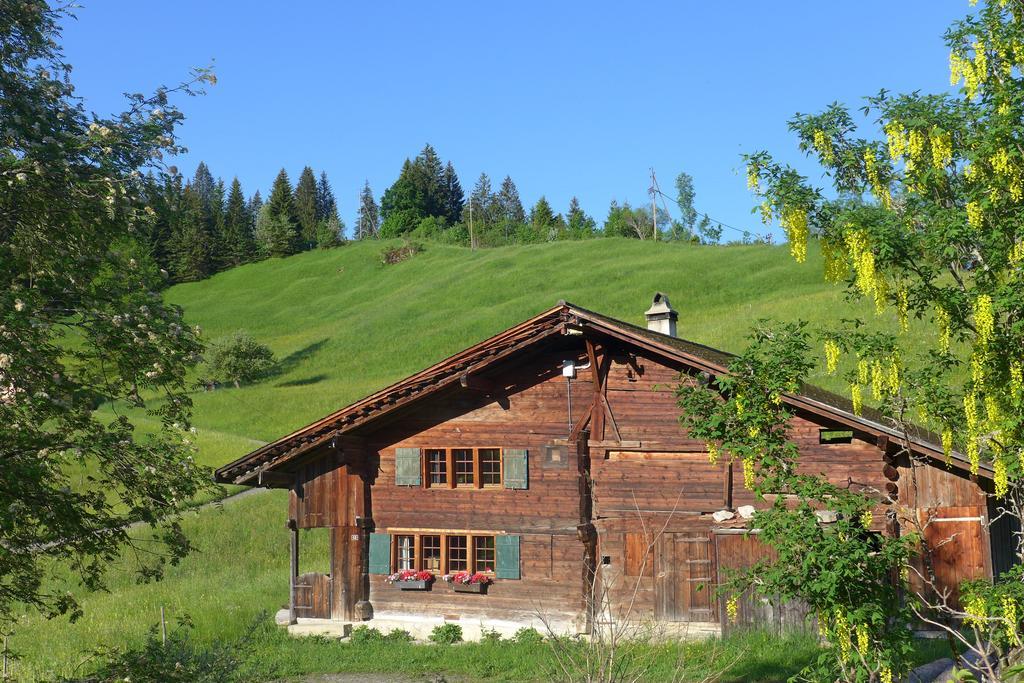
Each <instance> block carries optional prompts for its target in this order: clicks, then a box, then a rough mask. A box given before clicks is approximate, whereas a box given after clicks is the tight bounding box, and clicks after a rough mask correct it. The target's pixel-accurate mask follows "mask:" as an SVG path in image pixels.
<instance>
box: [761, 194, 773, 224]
mask: <svg viewBox="0 0 1024 683" xmlns="http://www.w3.org/2000/svg"><path fill="white" fill-rule="evenodd" d="M761 222H762V223H764V224H765V225H768V224H769V223H771V222H772V205H771V202H769V201H768V200H767V199H766V200H765V201H763V202H761Z"/></svg>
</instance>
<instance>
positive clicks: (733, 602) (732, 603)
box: [725, 595, 740, 624]
mask: <svg viewBox="0 0 1024 683" xmlns="http://www.w3.org/2000/svg"><path fill="white" fill-rule="evenodd" d="M725 613H726V614H727V615H728V616H729V623H730V624H735V623H736V619H737V618H738V617H739V614H740V601H739V598H738V597H736V596H735V595H730V596H729V599H728V600H726V601H725Z"/></svg>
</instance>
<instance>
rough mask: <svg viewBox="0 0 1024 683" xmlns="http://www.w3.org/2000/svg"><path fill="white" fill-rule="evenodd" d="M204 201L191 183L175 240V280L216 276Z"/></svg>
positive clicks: (182, 207) (185, 191)
mask: <svg viewBox="0 0 1024 683" xmlns="http://www.w3.org/2000/svg"><path fill="white" fill-rule="evenodd" d="M203 214H204V210H203V202H202V197H201V195H200V193H199V192H198V191H196V190H195V188H194V187H193V186H192V184H191V183H189V184H188V185H186V186H185V189H184V191H183V192H182V201H181V212H180V219H179V221H178V223H177V226H176V228H175V232H174V234H173V236H172V237H171V245H170V252H171V253H170V260H171V268H172V272H173V274H174V278H175V280H177V281H178V282H190V281H195V280H202V279H203V278H205V277H208V276H209V275H210V274H211V273H212V272H213V259H212V250H211V240H210V235H209V233H207V232H206V230H204V226H203V222H204V221H203Z"/></svg>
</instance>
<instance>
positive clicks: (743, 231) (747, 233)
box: [654, 187, 771, 236]
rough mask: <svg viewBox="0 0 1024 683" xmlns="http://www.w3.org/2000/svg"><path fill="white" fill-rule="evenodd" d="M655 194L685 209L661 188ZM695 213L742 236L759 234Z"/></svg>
mask: <svg viewBox="0 0 1024 683" xmlns="http://www.w3.org/2000/svg"><path fill="white" fill-rule="evenodd" d="M654 192H656V193H658V194H660V195H661V196H662V198H663V199H662V201H664V199H668V200H669V201H670V202H672V203H673V204H675V205H676V206H678V207H679V208H683V205H682V204H680V203H679V200H678V199H676V198H675V197H670V196H669V195H667V194H665V193H664V192H662V191H661V188H659V187H655V188H654ZM693 212H694V213H695V214H697V215H698V216H700V217H703V218H706V219H708V220H709V221H710V222H712V223H717V224H718V225H720V226H722V227H723V228H729V229H730V230H733V231H735V232H738V233H740V234H741V235H747V236H750V235H757V234H758V233H756V232H754V231H753V230H744V229H743V228H737V227H736V226H733V225H729V224H728V223H726V222H724V221H720V220H718V219H717V218H712V217H711V216H709V215H708V214H706V213H704V212H703V211H697V210H696V209H694V210H693ZM666 213H667V210H666ZM768 234H771V233H768Z"/></svg>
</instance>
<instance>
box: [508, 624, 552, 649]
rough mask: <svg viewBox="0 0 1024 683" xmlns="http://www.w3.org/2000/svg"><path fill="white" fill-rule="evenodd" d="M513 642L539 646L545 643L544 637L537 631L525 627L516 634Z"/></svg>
mask: <svg viewBox="0 0 1024 683" xmlns="http://www.w3.org/2000/svg"><path fill="white" fill-rule="evenodd" d="M512 642H513V643H518V644H520V645H539V644H540V643H543V642H544V636H542V635H541V634H540V632H538V631H537V629H535V628H530V627H529V626H524V627H522V628H521V629H519V630H518V631H516V632H515V635H513V636H512Z"/></svg>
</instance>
